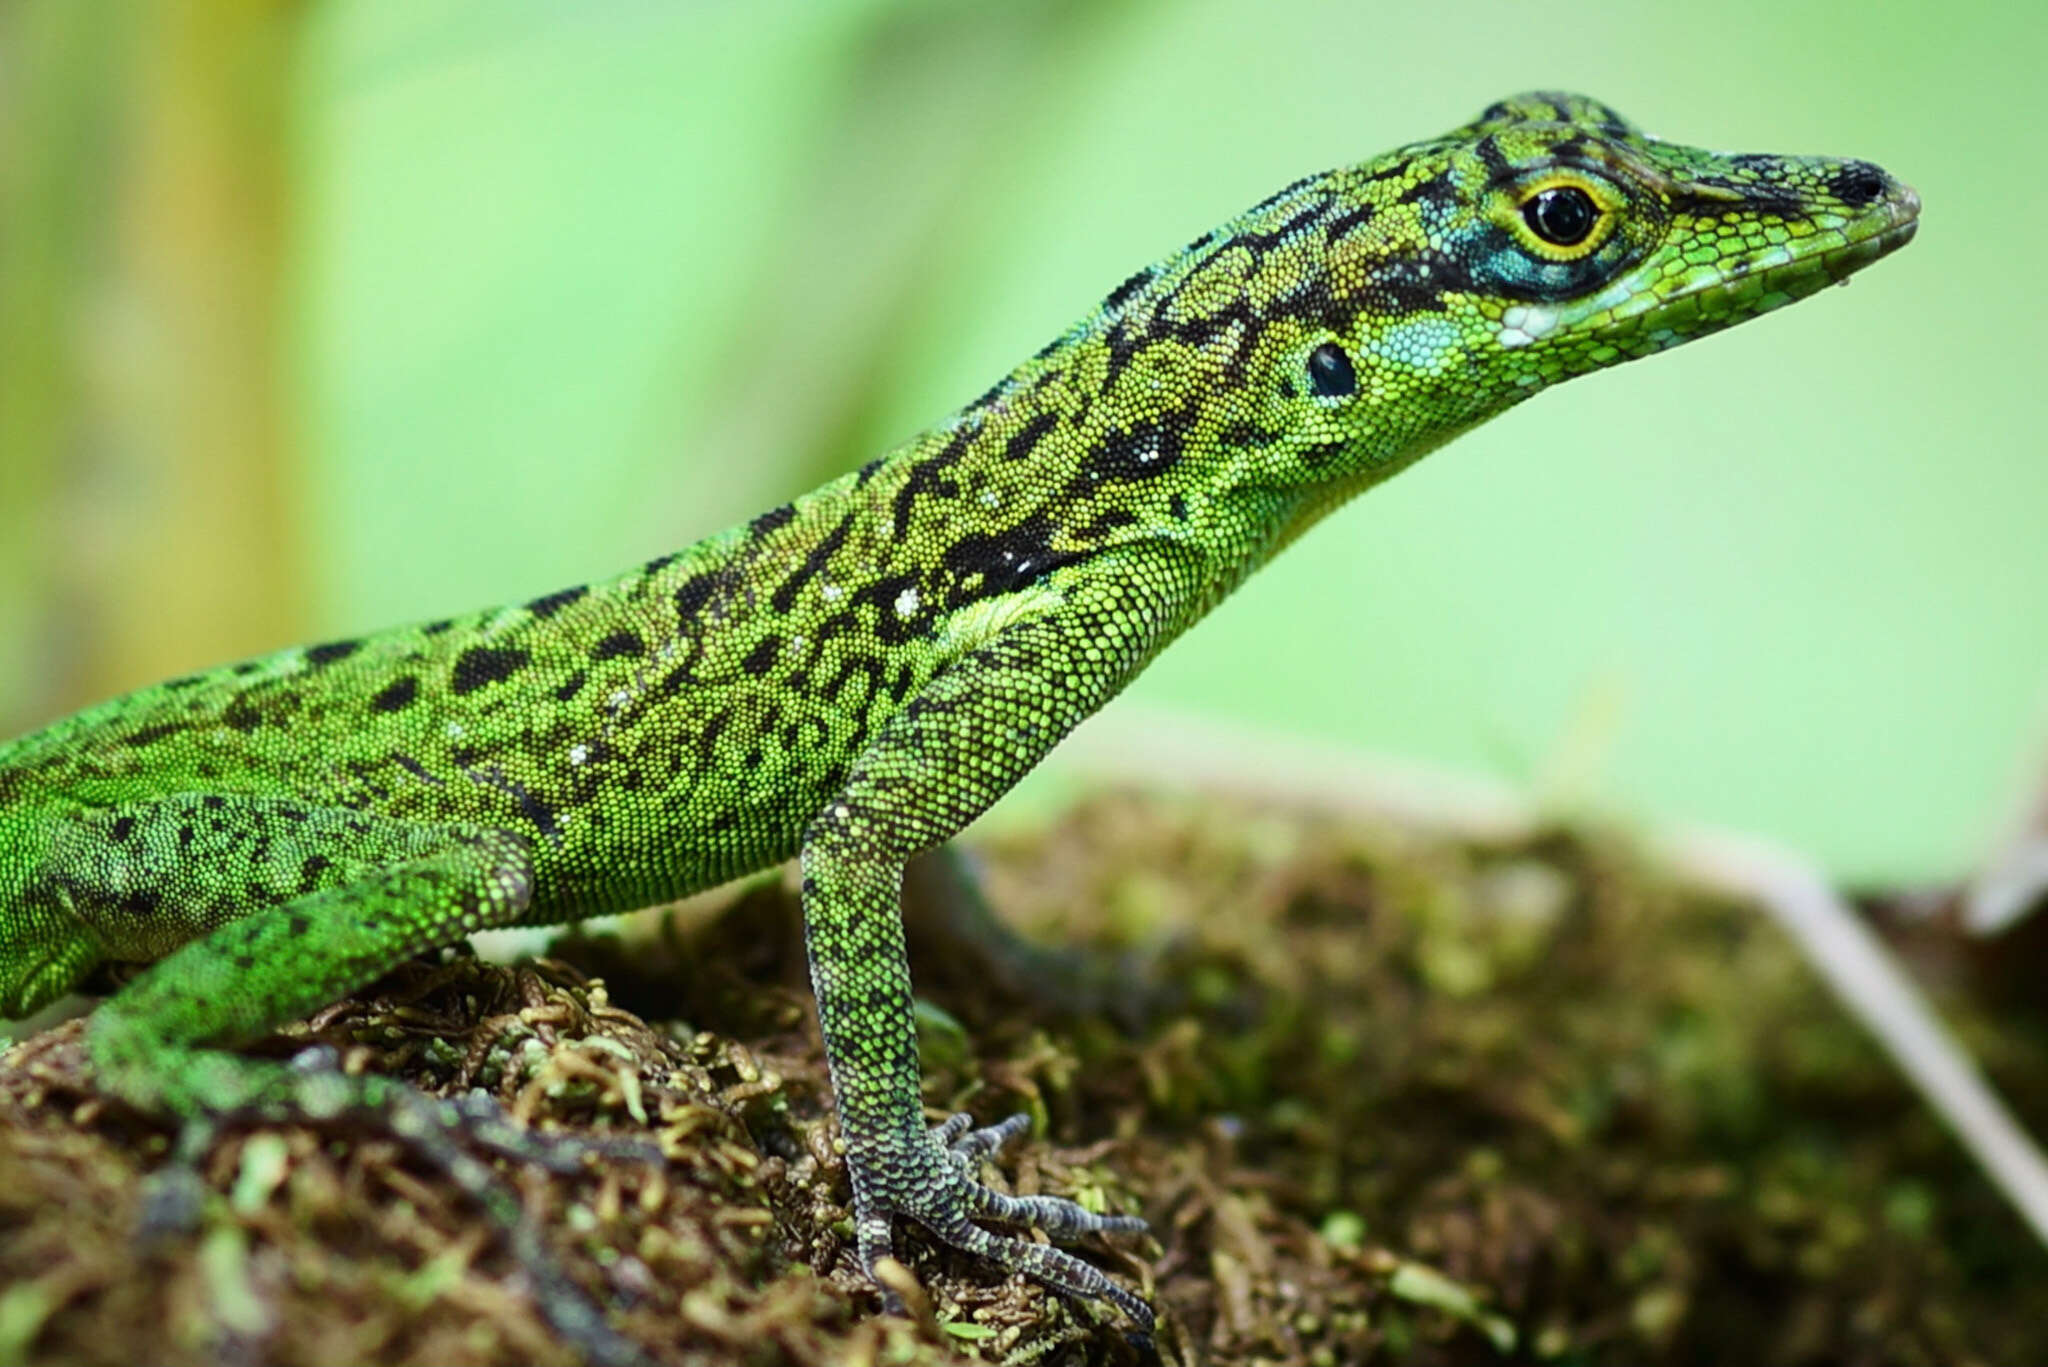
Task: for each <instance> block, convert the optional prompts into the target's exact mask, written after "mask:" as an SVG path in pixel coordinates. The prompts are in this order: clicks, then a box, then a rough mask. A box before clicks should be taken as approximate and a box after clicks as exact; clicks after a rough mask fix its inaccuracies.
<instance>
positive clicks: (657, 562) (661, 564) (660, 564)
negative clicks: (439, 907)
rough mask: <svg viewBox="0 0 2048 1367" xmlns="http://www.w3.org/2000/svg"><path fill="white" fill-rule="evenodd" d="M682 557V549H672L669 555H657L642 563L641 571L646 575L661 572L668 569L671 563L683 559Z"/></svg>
mask: <svg viewBox="0 0 2048 1367" xmlns="http://www.w3.org/2000/svg"><path fill="white" fill-rule="evenodd" d="M682 558H683V553H682V552H681V551H671V552H669V553H668V554H667V555H657V556H655V557H654V559H652V560H650V561H648V562H647V563H646V564H644V565H642V566H641V567H640V572H641V573H642V574H646V575H656V574H660V573H661V572H662V571H663V570H665V569H667V568H668V567H669V566H670V565H673V564H675V563H676V561H678V560H681V559H682Z"/></svg>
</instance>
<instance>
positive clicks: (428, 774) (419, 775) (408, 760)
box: [391, 750, 446, 786]
mask: <svg viewBox="0 0 2048 1367" xmlns="http://www.w3.org/2000/svg"><path fill="white" fill-rule="evenodd" d="M391 762H392V763H393V764H395V765H397V766H398V767H399V768H401V769H403V770H405V772H407V773H408V774H411V775H412V776H413V777H414V778H416V779H418V780H419V781H420V782H422V783H432V784H435V785H437V786H438V785H440V784H443V783H444V782H445V781H446V780H444V779H441V778H439V777H437V776H436V775H435V774H434V771H433V770H431V769H429V768H427V766H426V765H424V764H422V763H420V762H419V761H418V760H416V759H414V758H413V757H412V756H411V755H408V754H406V753H405V752H404V751H402V750H393V751H392V752H391Z"/></svg>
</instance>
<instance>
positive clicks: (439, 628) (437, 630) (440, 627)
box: [420, 617, 455, 636]
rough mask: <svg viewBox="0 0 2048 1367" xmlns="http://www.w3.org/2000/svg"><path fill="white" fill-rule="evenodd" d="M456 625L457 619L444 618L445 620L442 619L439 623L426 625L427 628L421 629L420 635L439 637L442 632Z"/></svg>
mask: <svg viewBox="0 0 2048 1367" xmlns="http://www.w3.org/2000/svg"><path fill="white" fill-rule="evenodd" d="M454 625H455V619H454V618H452V617H443V618H442V619H441V620H440V621H438V622H429V623H427V624H426V625H425V626H423V627H421V628H420V635H422V636H439V635H440V634H441V633H442V632H444V631H446V630H448V628H450V627H452V626H454Z"/></svg>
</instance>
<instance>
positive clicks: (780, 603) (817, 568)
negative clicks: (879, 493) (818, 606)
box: [768, 513, 853, 612]
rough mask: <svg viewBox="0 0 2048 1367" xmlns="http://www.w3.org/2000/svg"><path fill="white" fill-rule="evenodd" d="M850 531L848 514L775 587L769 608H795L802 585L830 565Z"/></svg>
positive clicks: (780, 610) (786, 609) (779, 609)
mask: <svg viewBox="0 0 2048 1367" xmlns="http://www.w3.org/2000/svg"><path fill="white" fill-rule="evenodd" d="M852 530H853V514H852V513H848V514H847V515H846V516H845V517H843V518H841V519H839V525H838V526H836V527H834V528H833V529H832V530H831V531H829V532H827V533H825V535H824V536H823V537H822V538H820V540H819V541H818V544H817V545H815V546H813V547H811V550H810V554H808V555H806V556H805V557H804V563H803V564H801V565H798V566H797V567H796V569H795V570H794V571H792V572H791V574H790V576H789V578H787V579H785V580H783V581H782V582H781V583H780V584H778V585H776V587H775V592H774V594H772V595H771V596H770V597H769V599H768V603H769V606H771V607H773V608H774V609H775V610H776V611H777V612H788V611H789V610H790V609H791V608H793V607H795V606H796V596H797V594H799V593H801V592H803V587H804V585H806V584H808V583H810V582H811V580H813V579H815V578H817V576H818V575H819V574H821V573H823V572H824V569H825V567H826V566H827V565H829V564H831V563H832V557H833V556H835V555H837V554H839V548H840V547H841V546H843V545H845V544H846V534H847V533H848V532H850V531H852Z"/></svg>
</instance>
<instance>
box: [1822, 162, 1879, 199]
mask: <svg viewBox="0 0 2048 1367" xmlns="http://www.w3.org/2000/svg"><path fill="white" fill-rule="evenodd" d="M1885 185H1886V180H1885V174H1884V172H1882V171H1880V170H1878V169H1877V168H1876V167H1875V166H1872V165H1871V164H1870V163H1868V162H1863V161H1852V162H1850V163H1849V164H1848V165H1846V166H1844V167H1843V168H1842V169H1841V170H1840V171H1837V172H1836V173H1835V176H1834V179H1833V181H1832V183H1830V184H1829V186H1828V188H1829V189H1830V190H1833V191H1834V192H1835V196H1836V198H1838V199H1840V200H1841V201H1842V202H1843V203H1845V204H1847V205H1848V206H1849V207H1850V208H1852V209H1860V208H1862V207H1863V206H1864V205H1866V204H1869V203H1872V202H1874V201H1875V200H1877V199H1878V198H1879V197H1881V196H1882V195H1883V194H1884V192H1885Z"/></svg>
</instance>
